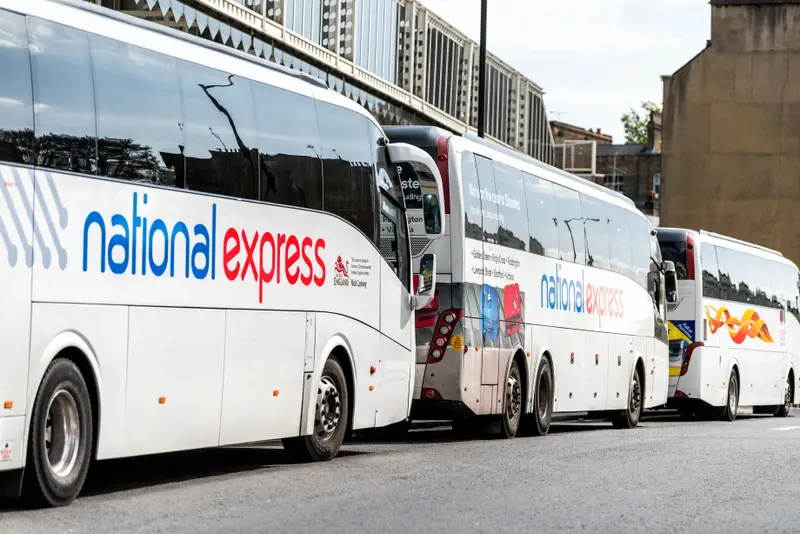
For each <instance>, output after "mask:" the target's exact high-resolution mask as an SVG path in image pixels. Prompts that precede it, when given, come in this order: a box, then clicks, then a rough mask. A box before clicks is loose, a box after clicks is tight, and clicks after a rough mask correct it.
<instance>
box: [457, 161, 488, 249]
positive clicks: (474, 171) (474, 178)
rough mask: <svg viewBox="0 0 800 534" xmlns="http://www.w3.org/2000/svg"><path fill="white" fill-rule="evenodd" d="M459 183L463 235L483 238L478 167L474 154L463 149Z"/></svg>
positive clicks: (478, 238) (471, 237)
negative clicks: (461, 201)
mask: <svg viewBox="0 0 800 534" xmlns="http://www.w3.org/2000/svg"><path fill="white" fill-rule="evenodd" d="M461 184H462V186H463V188H464V190H463V192H462V193H463V195H464V236H465V237H468V238H470V239H477V240H482V239H483V205H482V202H481V193H480V183H479V182H478V168H477V166H476V165H475V155H474V154H473V153H472V152H467V151H464V153H463V154H462V155H461Z"/></svg>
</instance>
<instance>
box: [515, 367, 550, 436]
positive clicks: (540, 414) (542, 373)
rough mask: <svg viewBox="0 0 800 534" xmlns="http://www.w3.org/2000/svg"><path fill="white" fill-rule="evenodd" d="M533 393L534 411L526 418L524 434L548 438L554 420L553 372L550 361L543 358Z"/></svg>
mask: <svg viewBox="0 0 800 534" xmlns="http://www.w3.org/2000/svg"><path fill="white" fill-rule="evenodd" d="M533 383H534V388H535V389H534V391H533V410H532V412H531V413H530V414H527V415H526V416H525V420H524V421H523V423H524V433H525V434H526V435H532V436H546V435H547V433H548V432H549V431H550V423H551V421H552V420H553V392H554V391H555V390H554V388H553V370H552V368H551V366H550V360H548V359H547V358H542V363H541V365H539V369H538V371H537V372H536V379H535V380H534V382H533Z"/></svg>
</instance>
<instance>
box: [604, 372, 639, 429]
mask: <svg viewBox="0 0 800 534" xmlns="http://www.w3.org/2000/svg"><path fill="white" fill-rule="evenodd" d="M643 411H644V391H642V372H641V371H640V370H639V368H638V367H637V368H636V370H635V371H634V373H633V379H632V380H631V385H630V388H629V390H628V407H627V408H625V410H623V411H622V412H620V413H619V414H617V416H616V417H613V418H612V419H611V424H612V425H613V426H614V428H635V427H636V426H637V425H638V424H639V419H641V417H642V412H643Z"/></svg>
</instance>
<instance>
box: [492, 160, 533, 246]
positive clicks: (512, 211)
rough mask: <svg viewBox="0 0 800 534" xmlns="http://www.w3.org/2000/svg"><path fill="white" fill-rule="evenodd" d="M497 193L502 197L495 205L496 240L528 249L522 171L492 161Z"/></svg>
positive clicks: (503, 244) (528, 239)
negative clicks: (496, 220)
mask: <svg viewBox="0 0 800 534" xmlns="http://www.w3.org/2000/svg"><path fill="white" fill-rule="evenodd" d="M492 165H493V168H494V181H495V184H496V187H497V194H498V196H499V197H500V198H502V199H504V200H503V202H502V203H500V204H498V205H497V211H498V214H499V215H500V221H501V222H500V225H499V229H498V236H497V237H498V240H499V241H500V245H502V246H504V247H509V248H513V249H516V250H523V251H527V250H528V242H529V241H530V236H529V235H528V204H527V203H526V202H525V186H524V185H523V183H522V172H521V171H518V170H517V169H515V168H513V167H509V166H508V165H504V164H503V163H498V162H496V161H493V162H492Z"/></svg>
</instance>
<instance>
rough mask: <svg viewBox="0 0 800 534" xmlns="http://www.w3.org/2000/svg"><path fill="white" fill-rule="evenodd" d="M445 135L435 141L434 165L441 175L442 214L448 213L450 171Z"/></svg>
mask: <svg viewBox="0 0 800 534" xmlns="http://www.w3.org/2000/svg"><path fill="white" fill-rule="evenodd" d="M447 145H448V142H447V137H444V136H442V137H440V138H439V139H438V140H437V141H436V166H437V167H439V174H440V175H441V177H442V195H444V214H445V215H450V171H449V169H448V167H447V166H448V163H449V162H448V159H449V158H448V157H447V150H448V148H447Z"/></svg>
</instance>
